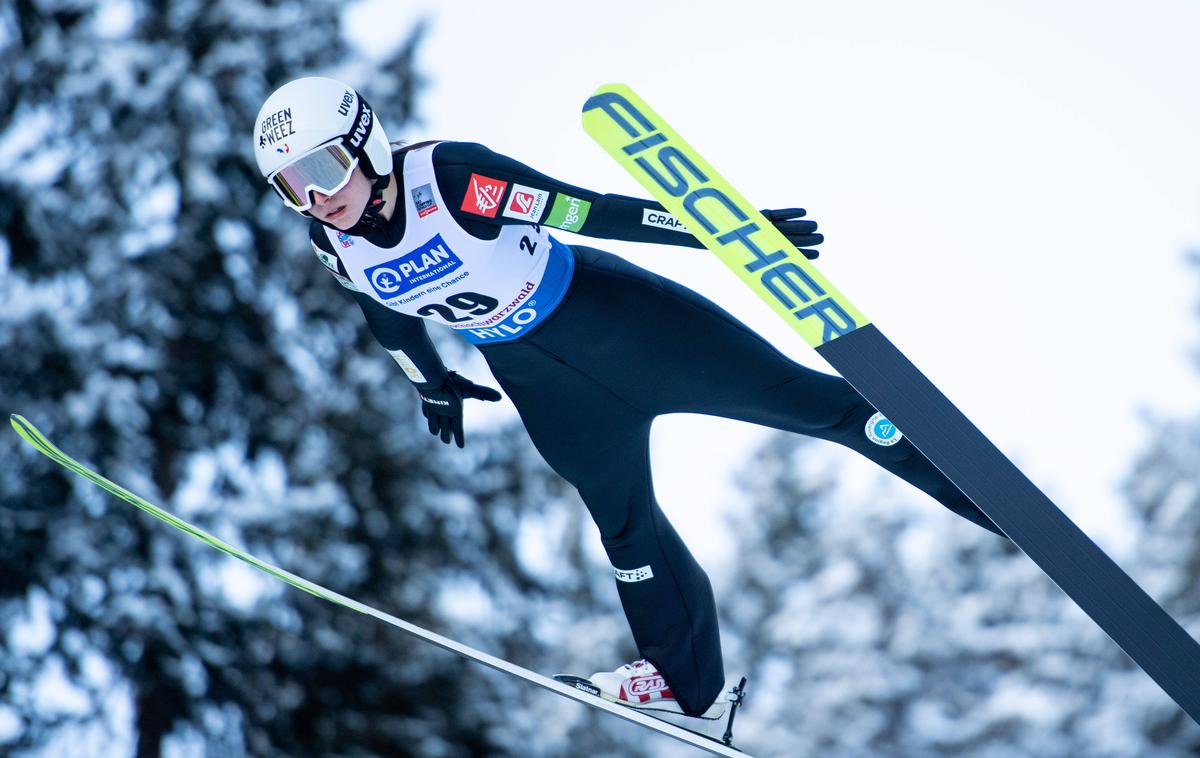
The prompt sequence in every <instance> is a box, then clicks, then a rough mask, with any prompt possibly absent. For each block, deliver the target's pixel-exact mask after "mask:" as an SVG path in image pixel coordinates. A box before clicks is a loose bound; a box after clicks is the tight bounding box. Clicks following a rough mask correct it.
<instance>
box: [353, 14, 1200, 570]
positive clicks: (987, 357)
mask: <svg viewBox="0 0 1200 758" xmlns="http://www.w3.org/2000/svg"><path fill="white" fill-rule="evenodd" d="M591 7H595V8H597V10H589V9H588V8H591ZM400 8H401V9H400V10H397V4H396V3H393V2H386V1H385V0H364V2H360V3H358V4H356V5H354V6H352V7H351V9H350V10H349V11H348V21H349V25H348V26H349V29H350V30H351V32H350V33H351V35H352V39H353V40H354V41H356V42H357V43H358V44H360V45H361V47H362V49H363V51H364V52H365V53H366V54H368V55H380V54H382V53H383V52H385V51H386V50H388V49H389V48H391V47H393V46H394V45H396V44H397V42H398V41H399V39H401V38H402V37H403V35H404V34H406V33H407V32H408V30H409V27H410V25H411V22H412V21H413V20H414V19H416V18H417V17H418V16H419V15H420V14H422V13H424V14H428V15H429V17H430V19H431V21H432V27H431V29H430V33H429V34H428V36H427V38H426V40H425V43H424V45H423V46H422V48H421V50H420V54H419V59H418V63H419V67H420V69H421V70H422V71H424V72H426V73H427V75H428V79H429V81H428V87H427V88H426V90H425V92H424V94H423V96H422V97H421V98H420V100H419V109H420V111H421V113H422V114H423V115H424V117H425V118H424V121H423V122H422V123H420V124H418V125H415V126H410V127H408V128H407V129H403V130H401V129H398V128H393V129H392V130H390V131H389V136H390V137H391V138H392V139H408V140H419V139H428V138H442V139H457V140H468V141H476V142H482V143H484V144H485V145H487V146H488V147H490V148H492V149H494V150H496V151H498V152H501V153H505V154H507V155H509V156H511V157H513V158H516V159H517V160H520V161H523V162H525V163H527V164H529V165H530V166H532V167H534V168H536V169H538V170H541V171H543V172H545V173H547V174H549V175H551V176H554V177H556V178H559V179H562V180H564V181H568V182H572V183H574V184H578V185H581V186H584V187H588V188H590V189H594V190H597V191H600V192H617V193H622V194H630V195H637V196H643V197H644V196H645V192H644V191H643V190H642V189H641V188H640V187H639V186H638V185H637V184H636V183H635V182H634V180H633V178H632V177H630V176H629V175H627V174H626V173H625V172H624V171H623V170H622V169H621V168H620V167H619V166H618V165H617V164H616V163H615V162H614V161H613V160H612V159H611V158H609V157H608V156H607V155H605V154H604V153H603V151H602V150H601V149H600V148H599V147H598V146H597V145H595V144H594V143H593V142H592V141H591V140H590V139H589V138H588V137H587V135H586V134H585V133H584V132H583V129H582V126H581V119H580V108H581V106H582V104H583V102H584V100H585V99H586V98H587V97H588V95H590V94H591V92H592V91H593V90H594V89H595V88H596V87H597V86H599V85H600V84H604V83H608V82H623V83H625V84H628V85H630V86H631V87H633V89H634V90H635V91H637V92H638V93H639V94H640V95H641V96H642V97H643V98H645V99H646V100H647V102H649V103H650V105H651V106H652V107H653V108H654V109H655V110H657V111H658V112H659V113H660V114H661V115H662V116H663V117H664V118H665V119H666V120H667V121H668V122H669V123H670V124H671V125H672V126H673V127H674V128H675V129H676V130H677V131H679V132H680V134H681V135H682V136H683V137H684V138H685V139H686V140H688V141H689V142H690V143H691V144H692V145H693V146H694V147H695V148H696V149H697V150H698V151H699V152H700V154H701V155H703V156H704V157H705V158H707V159H708V160H709V162H711V163H712V164H713V165H714V166H715V167H716V169H717V170H718V171H720V172H721V173H722V174H724V175H725V177H726V178H728V179H729V180H730V181H731V182H732V183H733V185H734V186H735V187H737V188H738V189H739V190H740V191H741V192H742V194H744V195H746V196H747V197H748V198H749V199H750V201H751V202H753V203H755V204H756V205H758V206H759V207H762V208H765V207H788V206H793V205H799V206H803V207H806V208H808V209H809V212H810V215H811V216H812V217H813V218H814V219H816V220H817V221H819V222H820V224H821V229H822V231H823V232H824V233H825V234H826V236H827V242H826V244H825V245H823V246H822V248H821V250H822V254H821V258H820V259H819V260H818V261H817V266H818V267H819V268H820V269H821V270H822V271H823V272H824V273H825V274H826V275H827V276H828V277H829V278H830V279H831V280H832V281H833V282H834V283H835V284H836V285H837V286H838V287H839V289H841V290H842V292H844V293H845V294H846V295H847V296H848V297H849V298H850V299H851V300H852V301H853V302H854V303H855V304H856V305H857V306H858V307H859V308H860V309H862V310H863V311H864V312H865V313H866V314H867V315H868V316H869V317H870V318H871V319H872V321H873V322H874V323H875V324H876V325H877V326H878V327H879V328H880V329H881V330H882V331H883V332H884V333H885V334H886V335H888V337H890V338H891V340H892V341H893V342H895V343H896V345H897V346H898V347H899V348H900V349H901V350H902V351H904V352H905V353H906V354H907V355H908V357H909V358H911V359H912V360H913V362H914V363H916V364H917V366H918V367H920V368H921V369H922V370H923V371H924V372H925V373H926V375H928V376H929V377H930V378H931V379H932V380H933V381H934V383H935V384H937V385H938V387H940V388H941V389H942V391H943V392H945V393H946V394H947V395H948V396H949V397H950V399H951V400H953V401H954V402H955V403H956V404H957V405H958V406H959V407H960V408H961V409H962V410H963V411H964V412H965V413H966V414H967V416H968V417H970V418H971V419H972V420H973V421H974V422H975V423H976V424H977V425H978V426H979V427H980V428H981V429H982V430H983V431H984V433H985V434H987V435H988V436H989V437H990V438H991V439H992V441H993V442H995V443H996V444H997V445H998V446H999V447H1000V448H1001V449H1002V450H1004V451H1005V452H1006V453H1007V454H1008V455H1009V457H1011V458H1013V459H1014V461H1016V462H1017V464H1018V465H1019V466H1020V467H1021V468H1022V469H1023V470H1024V471H1025V473H1026V474H1028V475H1029V476H1030V478H1032V479H1033V480H1034V481H1035V482H1036V483H1037V484H1039V486H1041V487H1042V488H1043V490H1045V491H1046V493H1047V494H1048V495H1050V497H1051V498H1052V499H1053V500H1054V501H1055V502H1056V503H1057V504H1058V505H1059V506H1060V507H1061V508H1062V509H1063V510H1064V511H1065V512H1066V513H1067V514H1068V515H1070V516H1071V517H1072V518H1073V519H1075V521H1076V522H1077V523H1079V525H1080V526H1081V527H1082V528H1083V529H1084V530H1085V531H1087V532H1088V533H1089V534H1091V535H1092V536H1093V538H1095V539H1096V540H1097V541H1098V542H1099V543H1100V544H1101V545H1102V546H1104V547H1105V548H1106V549H1109V550H1110V551H1112V552H1113V554H1114V557H1117V559H1118V560H1120V557H1121V554H1122V552H1123V551H1125V550H1127V549H1128V548H1129V546H1130V545H1129V541H1128V539H1124V537H1125V535H1126V531H1125V529H1124V528H1123V526H1122V519H1121V516H1120V508H1121V507H1120V498H1119V495H1118V493H1117V492H1116V490H1115V487H1116V484H1117V482H1118V480H1119V477H1120V476H1122V475H1123V474H1124V473H1125V472H1126V471H1127V469H1128V464H1129V462H1130V459H1131V455H1132V454H1133V453H1134V452H1135V451H1137V450H1138V449H1139V448H1140V447H1141V445H1142V444H1143V442H1144V432H1143V430H1144V425H1143V424H1142V423H1141V422H1140V420H1139V419H1140V416H1139V414H1140V412H1141V411H1142V410H1143V409H1149V410H1151V411H1154V412H1157V413H1160V414H1164V415H1172V414H1174V415H1178V414H1184V413H1194V412H1195V411H1196V409H1197V407H1200V392H1198V391H1197V387H1198V386H1200V382H1198V376H1197V374H1196V373H1195V371H1194V369H1193V366H1192V364H1191V363H1190V359H1189V350H1191V349H1193V348H1194V347H1195V346H1197V345H1200V329H1198V328H1197V309H1196V303H1197V302H1198V301H1200V277H1196V276H1194V275H1193V274H1192V273H1191V269H1190V268H1188V267H1187V266H1186V265H1185V263H1184V251H1185V250H1186V249H1188V248H1189V247H1191V248H1193V249H1198V248H1200V182H1198V177H1200V145H1198V142H1197V135H1200V98H1198V97H1197V96H1196V92H1197V89H1196V85H1195V81H1194V78H1195V73H1196V72H1197V71H1200V45H1198V44H1197V42H1196V40H1197V39H1200V4H1196V3H1194V2H1182V1H1178V2H1139V3H1132V2H1077V1H1075V2H1056V3H1044V2H1027V1H1026V2H1008V3H1003V4H1000V3H984V2H940V3H933V2H912V3H903V4H901V3H890V2H882V1H880V2H846V3H828V2H823V3H817V2H742V3H736V4H728V3H721V4H716V3H711V4H710V3H700V2H690V3H689V2H658V3H653V2H629V1H628V0H611V1H610V2H605V3H602V4H576V3H563V2H547V1H545V0H530V1H528V2H522V3H491V2H466V1H463V2H443V3H438V4H436V5H432V6H428V7H426V6H422V7H421V8H420V9H414V8H412V6H410V5H405V6H400ZM353 83H354V84H362V83H360V82H353ZM562 238H563V239H564V241H567V242H572V241H583V240H582V239H581V238H573V237H572V235H569V234H566V233H563V234H562ZM588 244H592V245H594V246H598V247H601V248H603V249H607V250H609V251H611V252H614V253H617V254H620V255H622V256H624V257H626V258H628V259H630V260H632V261H634V262H635V263H637V264H639V265H641V266H643V267H646V268H649V269H652V270H654V271H657V272H659V273H661V274H664V275H667V276H670V277H672V278H675V279H676V280H677V281H680V282H682V283H684V284H686V285H688V286H690V287H692V288H693V289H696V290H698V291H700V292H701V293H703V294H705V295H706V296H708V297H710V298H712V299H713V300H716V301H717V302H718V303H720V304H721V305H722V306H724V307H725V308H727V309H728V310H730V311H732V312H733V313H734V314H735V315H736V316H738V317H739V318H740V319H742V320H743V321H745V322H746V323H748V324H749V325H751V326H752V327H753V328H754V329H756V330H758V331H759V332H761V333H763V334H764V335H765V336H767V338H768V339H770V340H771V341H772V342H774V344H776V345H777V346H778V347H779V348H780V349H781V350H783V351H784V352H785V353H787V354H789V355H791V356H792V357H794V358H795V359H796V360H798V361H800V362H802V363H804V364H806V365H808V366H812V367H814V368H818V369H821V370H829V369H828V367H827V365H825V364H824V362H823V361H822V360H821V359H820V357H819V356H817V355H816V353H814V352H813V351H812V350H811V349H810V348H809V347H808V345H807V344H805V343H804V342H803V341H802V340H801V339H800V338H799V337H798V336H797V335H796V334H795V333H794V332H792V331H791V329H790V328H789V327H787V326H786V325H785V324H784V323H783V322H782V321H781V320H780V319H779V318H778V317H777V316H775V315H774V313H772V312H771V311H770V310H768V309H767V308H766V306H765V305H761V304H760V303H759V302H758V301H757V300H756V299H755V297H754V296H753V295H752V294H750V293H749V291H748V290H744V288H743V285H741V284H740V282H738V281H737V280H736V279H735V278H734V277H733V276H732V274H730V273H728V271H727V269H725V268H724V267H723V266H722V265H721V264H720V263H719V262H718V261H717V260H716V259H715V258H714V257H713V256H711V255H709V254H707V253H705V252H704V251H697V250H693V249H687V248H671V247H663V246H650V245H634V244H629V243H617V242H609V241H592V242H590V243H588ZM476 373H478V371H477V370H476ZM414 412H416V410H415V408H414ZM497 416H499V417H503V418H512V417H514V411H513V410H512V407H511V406H510V405H508V404H507V403H506V404H505V405H504V406H501V407H499V408H498V409H494V410H493V409H487V410H483V408H482V406H481V405H479V404H475V406H474V407H472V408H470V409H469V410H468V434H469V429H470V427H471V425H472V424H473V423H474V424H476V425H478V424H484V423H490V422H492V421H494V420H495V418H496V417H497ZM477 428H478V427H477ZM763 435H764V431H763V430H760V429H758V428H756V427H752V426H749V425H744V424H737V423H734V422H728V421H721V420H716V419H705V418H697V417H682V416H677V417H669V418H665V419H662V420H660V421H659V422H658V423H657V424H656V426H655V432H654V464H655V487H656V490H657V492H658V496H659V500H660V501H661V502H662V504H663V507H664V510H666V512H667V513H668V515H669V516H670V517H671V519H672V521H673V522H674V523H675V524H676V526H677V527H678V528H679V530H680V531H681V532H682V533H683V535H684V537H685V539H686V540H687V541H688V543H689V544H690V545H691V546H692V547H693V550H694V552H696V554H697V557H699V558H700V560H701V562H702V563H704V564H705V565H706V566H707V567H708V568H709V570H710V573H713V572H714V569H715V570H717V571H720V570H721V567H722V566H723V565H725V564H724V563H723V562H724V561H726V560H727V559H728V558H729V552H728V550H729V548H730V547H731V544H730V542H731V541H730V540H729V538H728V535H727V532H726V531H725V530H724V529H723V528H722V525H721V522H720V519H719V516H718V513H719V510H720V508H722V507H725V506H730V505H734V506H736V505H738V504H739V501H738V497H737V493H736V491H735V490H734V489H733V488H732V487H731V486H730V485H729V484H728V477H729V475H730V474H732V473H734V472H736V471H737V470H739V468H742V467H743V466H744V462H745V456H746V455H747V454H748V453H749V451H750V450H752V449H753V446H754V445H755V444H757V443H758V442H760V441H761V440H762V438H763ZM851 458H852V455H851V454H849V453H847V454H846V456H845V459H846V460H850V459H851ZM850 471H851V473H852V474H853V476H854V477H855V478H856V479H859V480H860V481H861V482H867V483H873V482H875V481H876V479H875V477H876V474H875V469H874V468H873V467H872V466H870V465H869V464H863V465H858V464H852V465H851V468H850ZM910 499H911V500H912V501H913V502H914V503H919V504H921V505H922V507H930V508H939V507H940V506H937V505H936V504H935V503H933V502H932V501H930V500H928V499H927V498H924V496H923V495H919V494H918V493H915V491H914V492H913V494H912V496H911V498H910ZM847 507H848V508H849V507H851V505H850V504H849V503H848V505H847ZM852 515H853V514H848V517H852ZM947 518H952V517H951V516H949V515H947ZM714 578H717V577H714Z"/></svg>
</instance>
